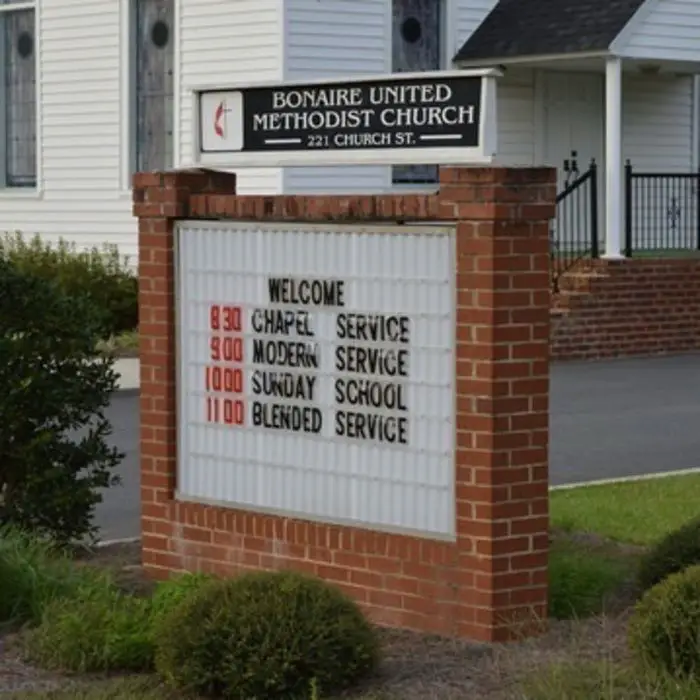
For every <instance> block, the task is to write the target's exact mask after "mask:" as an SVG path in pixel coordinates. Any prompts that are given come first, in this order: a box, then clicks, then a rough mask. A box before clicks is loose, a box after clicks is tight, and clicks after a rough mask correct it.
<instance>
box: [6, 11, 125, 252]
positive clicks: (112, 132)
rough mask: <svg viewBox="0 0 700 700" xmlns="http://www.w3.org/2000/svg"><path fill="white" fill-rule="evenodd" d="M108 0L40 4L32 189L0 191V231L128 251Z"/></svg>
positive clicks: (115, 45) (116, 20)
mask: <svg viewBox="0 0 700 700" xmlns="http://www.w3.org/2000/svg"><path fill="white" fill-rule="evenodd" d="M119 4H120V3H117V2H114V0H92V1H91V2H89V3H86V2H85V0H61V2H56V1H54V2H47V3H41V6H42V14H41V16H40V18H39V23H38V24H39V33H38V41H37V50H38V51H39V61H40V63H39V75H38V80H39V84H40V93H39V110H38V123H39V143H38V149H37V150H38V153H39V178H40V181H39V192H38V193H36V194H34V193H33V192H31V193H30V192H17V191H16V190H12V189H8V190H3V191H0V212H1V213H0V229H1V230H3V231H7V230H16V231H22V232H23V233H24V234H25V235H34V234H36V233H40V234H42V235H43V236H45V238H46V240H47V241H50V242H55V241H56V240H57V239H58V238H59V237H63V238H66V239H68V240H72V241H74V242H75V243H76V244H78V245H79V246H92V245H98V246H99V245H101V244H102V243H104V242H110V243H116V244H118V245H119V246H120V248H121V250H122V251H123V252H124V253H125V254H132V255H133V254H135V252H136V227H135V224H134V221H133V219H132V216H131V199H130V195H129V193H127V192H121V187H120V185H121V183H120V162H121V156H122V151H121V136H120V121H121V119H120V99H119V97H120V92H119V85H120V83H119V80H120V51H119V41H120V15H119Z"/></svg>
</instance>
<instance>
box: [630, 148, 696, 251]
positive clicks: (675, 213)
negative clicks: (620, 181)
mask: <svg viewBox="0 0 700 700" xmlns="http://www.w3.org/2000/svg"><path fill="white" fill-rule="evenodd" d="M673 250H700V172H696V173H646V172H635V171H634V170H633V169H632V165H631V163H630V162H629V161H628V162H627V165H626V166H625V255H627V256H628V257H629V256H632V255H633V254H634V252H635V251H651V252H653V251H673Z"/></svg>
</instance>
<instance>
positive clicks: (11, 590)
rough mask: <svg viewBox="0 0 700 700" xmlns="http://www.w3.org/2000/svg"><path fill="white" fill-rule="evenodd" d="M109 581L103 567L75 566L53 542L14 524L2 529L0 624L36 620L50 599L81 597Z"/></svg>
mask: <svg viewBox="0 0 700 700" xmlns="http://www.w3.org/2000/svg"><path fill="white" fill-rule="evenodd" d="M110 582H111V580H110V578H109V576H108V575H107V574H106V573H105V572H104V571H98V570H97V569H95V568H92V567H87V566H76V565H75V562H74V561H72V560H71V559H70V558H69V557H67V556H66V555H65V554H64V553H63V552H61V551H58V550H57V549H56V547H55V546H54V545H53V544H51V543H48V542H43V541H41V540H39V539H37V538H36V537H33V536H31V535H28V534H25V533H22V532H20V531H18V530H14V529H11V528H3V529H2V530H0V624H11V625H12V624H21V623H25V622H29V623H34V624H36V623H38V622H39V621H40V620H41V615H42V612H43V610H44V607H45V606H46V605H47V604H48V603H49V602H50V601H52V600H55V599H57V598H73V599H79V598H81V597H82V595H83V592H84V591H88V590H95V589H100V588H106V587H107V586H108V585H110Z"/></svg>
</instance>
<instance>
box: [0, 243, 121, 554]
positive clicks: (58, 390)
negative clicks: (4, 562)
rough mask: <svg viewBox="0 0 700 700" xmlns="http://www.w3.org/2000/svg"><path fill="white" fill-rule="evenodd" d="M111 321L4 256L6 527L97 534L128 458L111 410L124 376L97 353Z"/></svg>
mask: <svg viewBox="0 0 700 700" xmlns="http://www.w3.org/2000/svg"><path fill="white" fill-rule="evenodd" d="M107 324H109V318H108V315H107V314H106V313H105V311H104V310H102V309H101V308H100V306H99V305H98V304H96V303H95V302H94V301H93V300H92V298H91V297H90V296H89V295H88V294H87V293H79V292H77V291H76V292H74V293H68V292H66V291H65V289H64V288H63V287H62V286H60V285H59V284H58V283H57V282H55V281H54V280H51V279H47V278H46V277H42V276H40V275H36V274H33V273H31V272H30V271H27V270H25V269H23V268H21V267H18V266H17V265H15V264H14V263H13V262H12V261H11V259H10V258H9V257H8V256H7V255H6V254H4V253H2V252H0V525H4V524H11V525H14V526H18V527H20V528H24V529H29V530H33V531H38V532H41V533H45V534H48V535H50V536H52V537H54V538H56V539H57V540H58V541H59V542H68V541H69V540H71V539H74V538H80V537H82V536H85V535H88V536H90V535H94V533H95V528H94V525H93V523H92V516H93V514H94V509H95V506H96V504H97V503H98V502H99V501H100V500H101V498H102V497H101V494H100V492H99V490H100V489H103V488H106V487H109V486H111V485H113V484H115V483H117V480H116V479H115V477H114V475H113V469H114V467H115V466H116V465H117V464H118V463H119V462H120V461H121V459H122V457H123V455H121V454H120V453H119V451H118V450H117V449H115V448H114V447H112V446H110V445H109V443H108V437H109V435H110V433H111V430H112V428H111V424H110V422H109V421H108V420H107V418H106V416H105V413H104V410H105V408H106V407H107V405H108V404H109V400H110V396H111V394H112V392H113V391H114V390H115V388H116V382H117V374H116V372H115V371H114V369H113V366H112V365H113V360H111V359H109V358H104V357H101V356H99V355H98V354H97V352H96V350H95V346H96V342H97V340H98V339H99V338H100V337H103V336H104V334H105V328H106V325H107Z"/></svg>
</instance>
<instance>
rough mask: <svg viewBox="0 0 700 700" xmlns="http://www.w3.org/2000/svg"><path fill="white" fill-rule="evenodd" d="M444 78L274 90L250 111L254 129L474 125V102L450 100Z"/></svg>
mask: <svg viewBox="0 0 700 700" xmlns="http://www.w3.org/2000/svg"><path fill="white" fill-rule="evenodd" d="M453 100H454V95H453V90H452V87H451V86H450V85H447V84H444V83H435V84H416V85H411V84H405V85H374V86H364V85H358V86H349V87H338V88H321V87H319V88H304V89H299V90H289V89H287V90H276V91H273V93H272V111H269V112H264V113H258V114H254V115H253V130H254V131H266V132H279V131H305V132H306V131H322V130H334V129H351V130H352V129H359V130H362V129H370V128H373V127H383V128H386V129H410V128H425V127H458V126H462V125H465V124H474V122H475V119H476V118H477V115H476V109H475V107H474V105H463V104H454V101H453Z"/></svg>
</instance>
